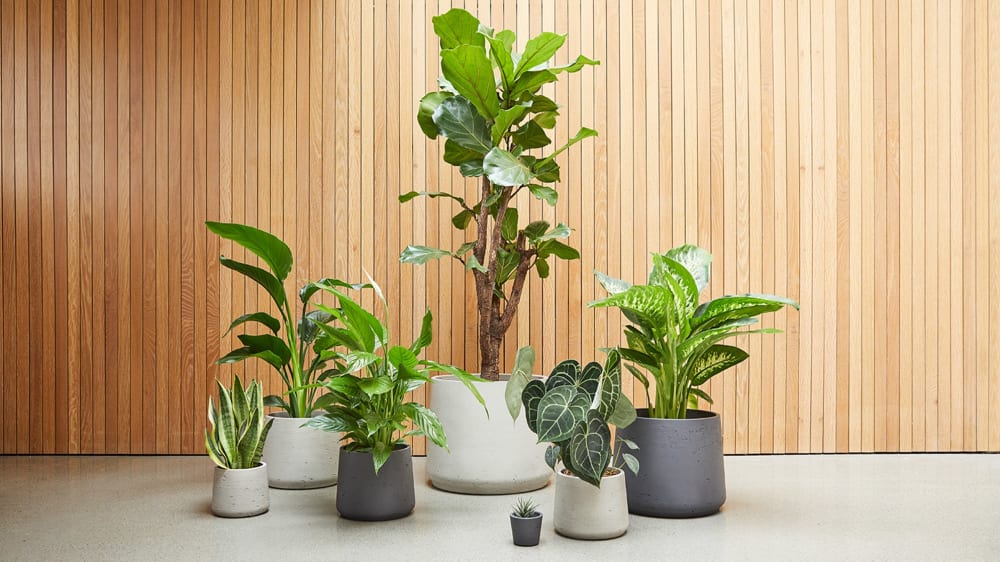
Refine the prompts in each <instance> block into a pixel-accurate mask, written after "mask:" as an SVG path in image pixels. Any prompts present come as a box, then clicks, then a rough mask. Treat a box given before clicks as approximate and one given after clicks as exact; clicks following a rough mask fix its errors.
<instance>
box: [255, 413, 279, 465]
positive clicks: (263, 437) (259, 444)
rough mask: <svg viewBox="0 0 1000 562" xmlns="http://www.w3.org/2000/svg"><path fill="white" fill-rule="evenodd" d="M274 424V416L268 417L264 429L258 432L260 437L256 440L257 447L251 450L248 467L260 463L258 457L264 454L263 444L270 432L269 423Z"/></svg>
mask: <svg viewBox="0 0 1000 562" xmlns="http://www.w3.org/2000/svg"><path fill="white" fill-rule="evenodd" d="M273 424H274V418H270V419H268V420H267V422H265V423H264V429H262V430H261V432H260V438H259V439H258V440H257V448H256V449H255V450H254V452H253V456H252V457H251V458H250V467H251V468H253V467H255V466H259V465H260V458H261V457H262V456H264V444H265V443H266V442H267V435H268V433H270V432H271V425H273Z"/></svg>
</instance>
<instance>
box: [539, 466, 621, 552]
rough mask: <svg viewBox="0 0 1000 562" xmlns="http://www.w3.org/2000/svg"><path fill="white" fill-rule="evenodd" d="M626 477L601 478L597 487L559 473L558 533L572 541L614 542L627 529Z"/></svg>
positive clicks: (554, 518) (555, 522) (555, 523)
mask: <svg viewBox="0 0 1000 562" xmlns="http://www.w3.org/2000/svg"><path fill="white" fill-rule="evenodd" d="M628 523H629V519H628V497H627V496H626V494H625V474H624V473H623V472H622V471H621V470H618V473H617V474H615V475H614V476H605V477H604V478H602V479H601V487H600V488H598V487H596V486H593V485H591V484H588V483H586V482H584V481H583V480H580V479H579V478H577V477H576V476H572V475H569V474H565V473H563V471H562V470H560V471H558V472H557V473H556V507H555V514H554V516H553V524H554V525H555V528H556V532H557V533H559V534H560V535H563V536H564V537H569V538H571V539H587V540H601V539H613V538H616V537H620V536H622V535H624V534H625V531H627V530H628Z"/></svg>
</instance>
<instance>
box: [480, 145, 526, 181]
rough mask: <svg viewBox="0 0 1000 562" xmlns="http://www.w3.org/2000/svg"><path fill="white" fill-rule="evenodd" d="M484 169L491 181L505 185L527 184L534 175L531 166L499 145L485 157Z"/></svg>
mask: <svg viewBox="0 0 1000 562" xmlns="http://www.w3.org/2000/svg"><path fill="white" fill-rule="evenodd" d="M483 170H484V171H485V172H486V176H487V177H488V178H489V179H490V181H491V182H493V183H494V184H496V185H503V186H518V185H525V184H527V183H530V182H531V179H532V178H533V177H534V176H533V175H532V174H531V168H530V167H529V166H527V165H526V164H525V163H524V162H522V161H521V160H520V159H519V158H518V157H517V156H514V155H513V154H511V153H510V152H508V151H506V150H504V149H502V148H499V147H496V148H493V149H492V150H490V151H489V152H488V153H487V154H486V157H485V158H483Z"/></svg>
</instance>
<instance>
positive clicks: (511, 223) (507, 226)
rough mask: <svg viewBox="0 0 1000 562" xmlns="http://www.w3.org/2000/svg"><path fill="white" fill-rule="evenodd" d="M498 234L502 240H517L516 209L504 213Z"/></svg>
mask: <svg viewBox="0 0 1000 562" xmlns="http://www.w3.org/2000/svg"><path fill="white" fill-rule="evenodd" d="M500 234H501V236H503V237H504V240H510V241H514V239H515V238H517V209H514V208H510V209H507V212H506V213H504V215H503V224H502V225H501V227H500Z"/></svg>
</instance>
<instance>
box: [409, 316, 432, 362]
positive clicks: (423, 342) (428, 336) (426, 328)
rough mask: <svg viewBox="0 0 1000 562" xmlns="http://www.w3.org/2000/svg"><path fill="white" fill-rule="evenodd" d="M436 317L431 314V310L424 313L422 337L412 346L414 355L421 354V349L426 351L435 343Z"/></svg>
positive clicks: (411, 349) (418, 337)
mask: <svg viewBox="0 0 1000 562" xmlns="http://www.w3.org/2000/svg"><path fill="white" fill-rule="evenodd" d="M433 324H434V315H433V314H431V309H429V308H428V309H427V310H426V311H424V318H423V320H422V321H421V322H420V335H419V336H417V339H416V340H414V342H413V345H411V346H410V351H412V352H413V353H420V350H421V349H424V348H425V347H427V346H428V345H430V344H431V342H432V341H434V330H433Z"/></svg>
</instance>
